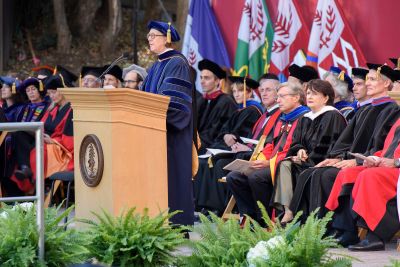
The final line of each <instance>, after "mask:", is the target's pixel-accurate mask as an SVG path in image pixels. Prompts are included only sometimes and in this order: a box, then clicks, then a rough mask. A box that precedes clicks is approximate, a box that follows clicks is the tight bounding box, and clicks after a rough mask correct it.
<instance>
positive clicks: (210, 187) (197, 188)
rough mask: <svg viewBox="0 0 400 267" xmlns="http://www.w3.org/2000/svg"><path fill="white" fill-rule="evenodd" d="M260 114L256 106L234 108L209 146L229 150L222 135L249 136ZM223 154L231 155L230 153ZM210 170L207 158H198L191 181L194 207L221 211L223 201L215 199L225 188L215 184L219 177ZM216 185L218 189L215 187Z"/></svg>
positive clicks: (223, 196)
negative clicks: (196, 169)
mask: <svg viewBox="0 0 400 267" xmlns="http://www.w3.org/2000/svg"><path fill="white" fill-rule="evenodd" d="M261 114H262V113H261V111H260V110H259V109H258V108H257V107H256V106H247V107H246V108H244V109H241V110H236V111H235V112H234V114H233V115H232V116H231V118H230V119H229V120H228V121H227V122H226V123H225V124H224V125H223V127H222V129H221V133H220V134H219V135H218V138H217V140H216V142H214V143H213V144H212V145H210V146H209V148H219V149H225V150H230V147H228V146H227V145H226V144H225V142H224V140H223V136H224V135H225V134H233V135H235V136H236V138H237V140H240V138H239V137H240V136H243V137H248V136H250V135H251V131H252V128H253V126H254V124H255V123H256V121H257V120H258V119H259V118H260V116H261ZM202 145H203V144H202ZM224 155H226V156H227V157H231V154H224ZM212 172H213V170H212V168H210V166H209V160H208V159H200V160H199V170H198V172H197V175H196V177H195V179H194V183H193V184H194V193H195V203H196V207H203V208H207V209H210V210H219V211H221V209H223V208H224V207H223V206H224V203H225V201H222V203H221V202H220V201H217V199H219V195H222V199H225V194H226V193H225V191H226V190H225V187H224V186H223V185H218V184H217V182H218V181H217V179H219V178H221V177H217V178H214V177H213V173H212ZM217 187H218V189H216V188H217ZM221 207H222V208H221Z"/></svg>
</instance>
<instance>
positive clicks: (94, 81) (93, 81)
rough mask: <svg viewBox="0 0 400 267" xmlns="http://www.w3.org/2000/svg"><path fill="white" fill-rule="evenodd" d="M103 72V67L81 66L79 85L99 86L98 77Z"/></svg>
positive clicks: (85, 86)
mask: <svg viewBox="0 0 400 267" xmlns="http://www.w3.org/2000/svg"><path fill="white" fill-rule="evenodd" d="M102 73H103V67H93V66H83V67H82V69H81V78H80V82H79V86H81V87H84V88H101V80H100V79H99V77H100V76H101V74H102Z"/></svg>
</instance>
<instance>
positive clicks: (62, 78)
mask: <svg viewBox="0 0 400 267" xmlns="http://www.w3.org/2000/svg"><path fill="white" fill-rule="evenodd" d="M58 75H60V78H61V82H62V85H63V86H64V87H67V86H66V85H65V83H64V77H63V76H62V75H61V74H58Z"/></svg>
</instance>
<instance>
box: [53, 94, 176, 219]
mask: <svg viewBox="0 0 400 267" xmlns="http://www.w3.org/2000/svg"><path fill="white" fill-rule="evenodd" d="M60 91H61V92H62V93H63V94H64V95H65V97H66V99H67V100H68V101H70V102H71V105H72V108H73V111H74V120H73V121H74V161H75V162H74V163H75V204H76V207H75V210H76V218H89V219H93V218H94V216H93V214H92V213H91V212H92V211H94V212H97V213H99V212H101V209H104V210H106V211H108V212H110V213H112V214H114V215H118V214H120V212H121V211H122V209H123V208H125V209H127V208H130V207H134V206H135V207H136V208H137V209H136V211H138V212H141V211H142V210H143V209H144V208H149V213H150V214H151V215H155V214H158V213H159V211H165V210H166V209H167V208H168V181H167V140H166V123H165V120H166V112H167V108H168V103H169V98H168V97H164V96H160V95H156V94H150V93H145V92H141V91H137V90H132V89H90V88H68V89H60ZM88 136H89V137H94V138H95V139H96V137H97V138H98V140H97V142H98V143H97V145H99V146H100V151H99V147H95V145H96V144H94V143H96V142H94V143H92V144H89V146H86V145H87V144H86V145H85V144H84V143H87V139H88V138H86V137H88ZM84 139H85V140H84ZM91 140H92V141H93V138H92V139H91ZM82 141H84V142H82ZM89 143H90V142H89ZM84 146H85V147H86V150H85V151H83V149H84V148H83V147H84ZM101 150H102V154H103V155H104V157H103V159H104V160H103V162H104V164H102V157H101ZM80 154H81V155H80ZM85 157H86V158H85ZM101 165H102V166H104V169H103V171H102V175H101V173H100V176H102V177H99V178H100V179H101V180H100V181H97V180H96V181H94V180H87V179H88V178H96V177H94V176H95V175H96V174H97V175H99V173H98V172H99V170H100V169H101ZM83 167H84V168H83ZM85 170H86V171H88V172H87V173H85ZM87 174H88V176H87ZM92 176H93V177H92ZM84 179H85V180H84ZM97 182H98V184H97V185H95V184H96V183H97ZM87 184H89V185H90V186H88V185H87ZM93 185H94V186H93Z"/></svg>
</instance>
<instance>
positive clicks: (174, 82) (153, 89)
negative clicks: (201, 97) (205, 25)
mask: <svg viewBox="0 0 400 267" xmlns="http://www.w3.org/2000/svg"><path fill="white" fill-rule="evenodd" d="M147 28H148V30H149V32H148V34H147V41H148V43H149V47H150V51H151V52H152V53H154V54H156V55H157V57H158V59H157V61H156V62H154V64H153V65H152V66H151V68H150V69H149V73H148V75H147V77H146V79H145V80H144V82H143V84H142V87H141V90H143V91H145V92H148V93H153V94H160V95H164V96H168V97H170V102H169V106H168V111H167V118H166V127H167V164H168V206H169V211H170V212H173V211H177V210H179V211H182V212H180V213H178V214H177V215H175V216H173V217H172V218H171V219H170V222H171V223H173V224H179V225H193V223H194V203H193V187H192V145H193V116H192V101H193V99H192V95H193V92H192V90H193V84H192V79H191V76H190V66H189V63H188V62H187V59H186V58H185V57H184V56H183V55H182V54H181V53H180V52H178V51H177V50H174V49H173V45H174V44H173V43H174V42H178V41H179V40H180V36H179V34H178V32H177V31H176V29H175V28H174V27H173V26H172V25H171V24H170V23H165V22H160V21H151V22H150V23H149V24H148V25H147Z"/></svg>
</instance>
